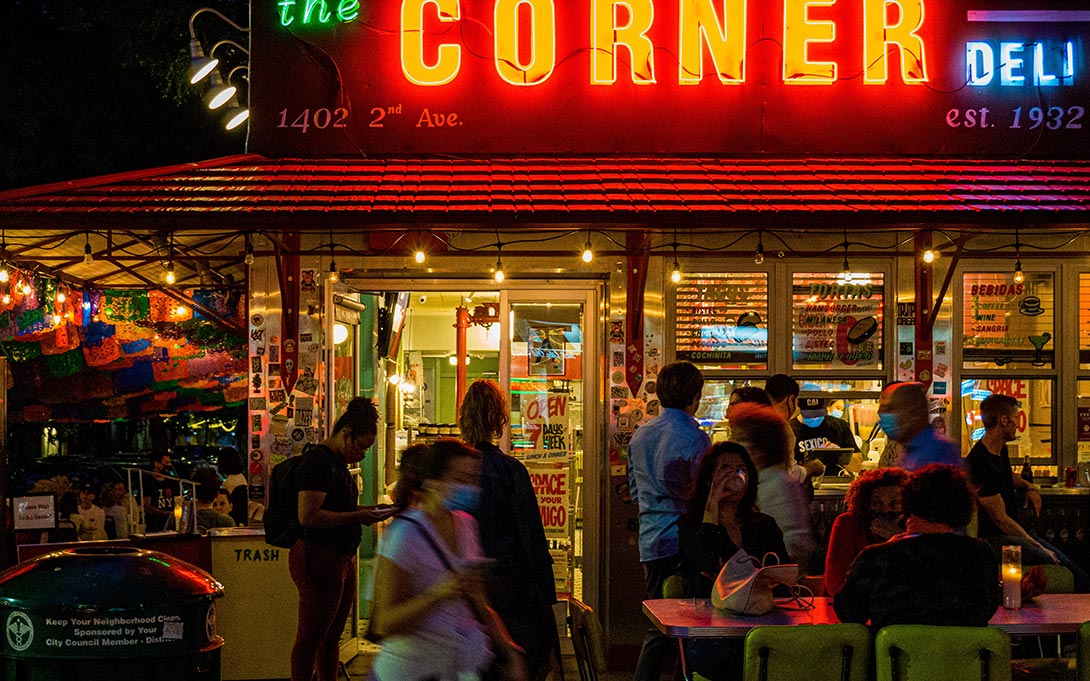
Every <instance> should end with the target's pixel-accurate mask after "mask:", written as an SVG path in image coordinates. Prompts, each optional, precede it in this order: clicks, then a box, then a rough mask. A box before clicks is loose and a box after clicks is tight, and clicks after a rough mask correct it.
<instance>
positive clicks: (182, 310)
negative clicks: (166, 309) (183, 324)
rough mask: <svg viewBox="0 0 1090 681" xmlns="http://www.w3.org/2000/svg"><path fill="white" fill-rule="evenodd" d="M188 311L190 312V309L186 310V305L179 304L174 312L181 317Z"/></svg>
mask: <svg viewBox="0 0 1090 681" xmlns="http://www.w3.org/2000/svg"><path fill="white" fill-rule="evenodd" d="M186 312H188V310H186V309H185V306H184V305H179V306H178V307H177V308H176V309H175V310H174V314H176V315H177V316H179V317H184V316H185V314H186Z"/></svg>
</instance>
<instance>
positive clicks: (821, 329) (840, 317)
mask: <svg viewBox="0 0 1090 681" xmlns="http://www.w3.org/2000/svg"><path fill="white" fill-rule="evenodd" d="M883 282H884V275H883V274H882V273H862V272H852V273H848V274H840V275H830V274H826V273H822V274H819V273H804V272H799V273H796V274H795V275H794V283H793V287H792V306H793V317H794V346H793V349H794V368H795V369H817V368H825V369H832V368H835V369H842V368H853V369H864V368H865V369H880V368H881V367H882V318H883V306H884V303H885V287H884V285H883Z"/></svg>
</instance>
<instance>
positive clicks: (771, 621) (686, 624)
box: [643, 594, 1090, 678]
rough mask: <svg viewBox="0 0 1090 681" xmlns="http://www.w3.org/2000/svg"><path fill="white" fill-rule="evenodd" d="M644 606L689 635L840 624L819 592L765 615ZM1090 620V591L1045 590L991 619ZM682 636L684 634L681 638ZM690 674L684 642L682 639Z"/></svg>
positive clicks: (1035, 622)
mask: <svg viewBox="0 0 1090 681" xmlns="http://www.w3.org/2000/svg"><path fill="white" fill-rule="evenodd" d="M643 612H644V614H645V615H647V617H648V618H649V619H650V620H651V622H652V623H653V624H654V625H655V627H657V628H658V630H659V631H661V632H662V633H664V634H666V635H667V636H673V637H675V638H678V639H686V638H745V636H746V634H748V633H749V631H750V629H753V628H755V627H763V626H769V625H795V624H838V623H839V622H840V620H839V619H838V618H837V616H836V612H835V611H834V610H833V599H831V598H826V597H817V598H814V607H813V608H812V609H810V610H794V609H787V608H776V609H775V610H773V611H772V612H770V613H768V614H765V615H758V616H751V615H735V614H732V613H729V612H725V611H722V610H716V609H715V608H713V607H711V604H710V603H709V602H708V600H707V599H692V598H660V599H654V600H648V601H644V602H643ZM1086 621H1090V594H1043V595H1040V596H1037V597H1036V598H1032V599H1030V600H1028V601H1025V602H1023V603H1022V607H1021V608H1019V609H1017V610H1007V609H1005V608H999V610H997V611H996V613H995V615H993V616H992V618H991V620H989V622H988V624H991V625H994V626H997V627H999V628H1000V629H1002V630H1003V631H1005V632H1007V633H1008V634H1011V635H1019V636H1022V635H1038V634H1067V633H1073V632H1076V631H1078V629H1079V625H1081V624H1082V623H1083V622H1086ZM680 643H681V641H680V640H679V644H680ZM678 648H679V649H680V651H681V662H682V666H683V669H684V671H685V677H686V678H691V677H690V676H689V674H688V664H687V661H686V660H685V646H684V645H679V646H678Z"/></svg>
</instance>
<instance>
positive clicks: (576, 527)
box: [500, 291, 601, 599]
mask: <svg viewBox="0 0 1090 681" xmlns="http://www.w3.org/2000/svg"><path fill="white" fill-rule="evenodd" d="M591 295H592V294H591V292H587V291H570V292H565V291H560V292H557V291H549V292H545V291H540V292H538V291H533V292H531V291H508V292H505V295H504V296H503V298H504V299H506V307H505V310H506V315H505V316H506V321H507V325H508V328H507V330H506V335H507V337H508V338H509V340H510V342H509V343H508V344H506V345H505V346H504V348H503V349H504V350H505V351H506V352H502V355H501V358H500V366H501V367H502V369H503V371H504V374H505V375H504V376H502V378H503V379H505V380H506V383H507V385H509V386H510V395H511V429H510V433H509V438H510V441H509V443H507V451H509V452H510V453H511V454H512V455H513V456H514V457H516V458H517V459H519V460H521V461H522V462H523V463H524V464H525V465H526V468H527V469H528V470H529V472H530V479H531V481H532V482H533V484H534V489H535V492H536V493H537V499H538V505H539V507H540V509H541V519H542V522H543V524H544V526H545V535H546V538H547V539H548V541H549V547H550V552H551V553H552V557H553V574H554V577H555V580H556V591H557V596H559V597H561V598H562V597H563V596H565V595H572V596H575V597H576V598H580V599H585V598H586V594H585V591H586V590H587V587H588V586H590V587H591V588H592V589H595V588H596V579H595V578H594V577H591V576H590V575H587V577H588V578H589V579H588V580H584V576H585V573H586V567H587V565H597V564H599V563H598V562H597V560H596V554H597V546H598V541H599V537H598V535H597V532H596V528H597V527H598V523H597V522H591V516H594V517H595V520H596V516H597V510H596V508H597V501H598V496H599V495H598V494H597V493H596V492H594V490H596V488H597V484H598V483H597V481H598V479H599V476H598V475H597V474H596V471H597V468H598V467H599V466H598V464H597V462H599V461H600V456H599V454H598V451H599V448H598V445H597V437H596V436H595V435H594V434H596V433H598V432H599V431H598V428H597V426H596V423H597V420H598V414H597V411H599V410H596V409H594V407H593V405H598V406H599V407H600V405H601V402H600V396H599V395H598V394H597V393H598V391H597V388H596V384H597V381H596V379H594V377H593V374H594V373H595V361H594V360H595V358H596V357H597V351H596V349H595V333H594V332H593V331H592V330H591V329H590V328H588V325H587V310H588V309H590V310H593V309H594V308H593V307H590V304H591V302H592V301H591ZM594 328H596V327H594ZM588 559H591V560H588ZM588 581H589V582H590V584H589V585H588V584H587V582H588Z"/></svg>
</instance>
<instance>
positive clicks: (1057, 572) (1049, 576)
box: [1034, 565, 1075, 594]
mask: <svg viewBox="0 0 1090 681" xmlns="http://www.w3.org/2000/svg"><path fill="white" fill-rule="evenodd" d="M1034 567H1035V568H1040V569H1041V571H1042V572H1044V573H1045V580H1046V582H1045V593H1046V594H1073V593H1075V575H1073V574H1071V570H1069V569H1067V568H1066V567H1064V566H1063V565H1035V566H1034Z"/></svg>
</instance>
